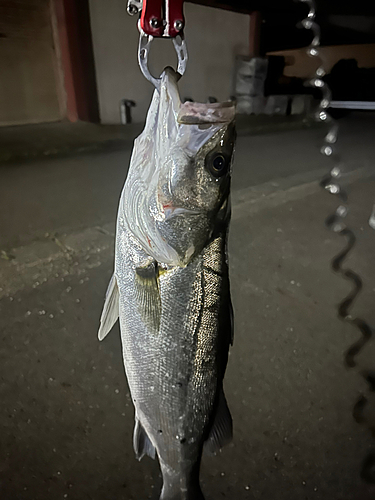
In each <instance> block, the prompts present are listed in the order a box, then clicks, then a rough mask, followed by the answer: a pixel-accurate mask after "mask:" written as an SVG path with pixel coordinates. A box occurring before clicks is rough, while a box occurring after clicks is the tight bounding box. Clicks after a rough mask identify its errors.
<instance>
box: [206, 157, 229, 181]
mask: <svg viewBox="0 0 375 500" xmlns="http://www.w3.org/2000/svg"><path fill="white" fill-rule="evenodd" d="M210 163H211V165H210V167H211V168H210V171H211V173H212V175H213V176H214V177H221V176H222V175H225V174H226V173H227V170H228V160H227V158H226V157H225V156H224V155H222V154H217V155H215V156H214V157H213V158H212V160H211V162H210Z"/></svg>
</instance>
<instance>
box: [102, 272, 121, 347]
mask: <svg viewBox="0 0 375 500" xmlns="http://www.w3.org/2000/svg"><path fill="white" fill-rule="evenodd" d="M118 317H119V292H118V285H117V279H116V276H115V275H114V274H113V276H112V278H111V281H110V282H109V285H108V289H107V293H106V296H105V302H104V307H103V311H102V315H101V317H100V327H99V332H98V338H99V340H103V339H104V337H106V335H108V333H109V332H110V331H111V329H112V327H113V325H114V324H115V323H116V321H117V320H118Z"/></svg>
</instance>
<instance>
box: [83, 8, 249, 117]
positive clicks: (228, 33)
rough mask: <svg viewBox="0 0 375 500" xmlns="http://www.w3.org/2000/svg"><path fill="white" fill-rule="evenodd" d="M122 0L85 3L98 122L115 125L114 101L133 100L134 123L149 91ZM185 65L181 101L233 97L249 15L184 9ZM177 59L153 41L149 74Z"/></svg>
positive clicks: (133, 29) (168, 47)
mask: <svg viewBox="0 0 375 500" xmlns="http://www.w3.org/2000/svg"><path fill="white" fill-rule="evenodd" d="M126 5H127V2H126V0H110V1H107V0H90V15H91V28H92V34H93V44H94V54H95V65H96V74H97V83H98V93H99V107H100V115H101V121H102V123H119V122H120V114H119V101H120V100H121V99H123V98H126V99H132V100H134V101H135V102H136V103H137V106H136V108H133V119H134V121H136V122H140V121H142V120H143V119H144V117H145V115H146V112H147V109H148V106H149V103H150V99H151V94H152V91H153V87H152V85H151V84H150V83H149V82H148V81H147V80H146V79H145V78H144V77H143V75H142V74H141V72H140V69H139V67H138V62H137V47H138V37H139V34H138V29H137V27H136V22H137V20H136V18H135V17H131V16H129V15H128V14H127V12H126ZM185 17H186V29H185V36H186V40H187V44H188V51H189V62H188V67H187V71H186V74H185V75H184V77H183V78H182V80H181V84H180V90H181V96H182V97H184V96H189V97H192V98H193V99H194V100H196V101H203V102H204V101H206V100H207V97H208V96H210V95H211V96H215V97H216V98H217V99H219V100H226V99H228V98H229V96H230V95H231V94H232V92H233V85H232V82H233V67H234V59H235V55H236V54H243V55H246V54H247V52H248V43H249V16H247V15H243V14H236V13H233V12H228V11H224V10H218V9H212V8H210V7H203V6H200V5H195V4H189V3H186V4H185ZM175 61H176V56H175V53H174V49H173V45H172V42H171V41H170V40H154V42H153V44H152V47H151V54H150V69H151V70H152V72H153V74H155V75H159V74H160V73H161V71H162V70H163V69H164V67H165V66H168V65H170V66H172V65H173V66H174V65H175Z"/></svg>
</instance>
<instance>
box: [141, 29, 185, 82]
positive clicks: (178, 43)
mask: <svg viewBox="0 0 375 500" xmlns="http://www.w3.org/2000/svg"><path fill="white" fill-rule="evenodd" d="M153 39H154V37H153V36H151V35H146V34H145V33H144V32H143V31H141V34H140V37H139V45H138V62H139V67H140V68H141V71H142V73H143V76H144V77H145V78H146V79H147V80H148V81H149V82H151V83H152V84H153V85H154V87H155V88H156V89H157V90H158V91H160V81H161V80H160V78H155V77H154V76H152V75H151V73H150V71H149V69H148V54H149V52H150V45H151V42H152V40H153ZM172 41H173V45H174V48H175V50H176V53H177V59H178V66H177V73H179V74H180V75H181V76H182V75H183V74H184V73H185V70H186V65H187V60H188V53H187V47H186V42H185V39H184V36H183V34H182V33H181V34H180V35H178V36H176V37H175V38H173V39H172Z"/></svg>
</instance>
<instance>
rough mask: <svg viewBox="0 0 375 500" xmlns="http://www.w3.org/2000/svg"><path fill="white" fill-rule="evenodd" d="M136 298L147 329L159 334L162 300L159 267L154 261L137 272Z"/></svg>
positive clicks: (139, 268)
mask: <svg viewBox="0 0 375 500" xmlns="http://www.w3.org/2000/svg"><path fill="white" fill-rule="evenodd" d="M135 297H136V302H137V309H138V312H139V314H140V316H141V318H142V321H143V323H144V324H145V325H146V327H147V329H148V330H149V331H150V332H151V333H153V334H157V333H159V329H160V317H161V298H160V292H159V283H158V265H157V262H155V261H152V262H151V263H147V264H146V265H145V266H142V267H137V269H136V271H135Z"/></svg>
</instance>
